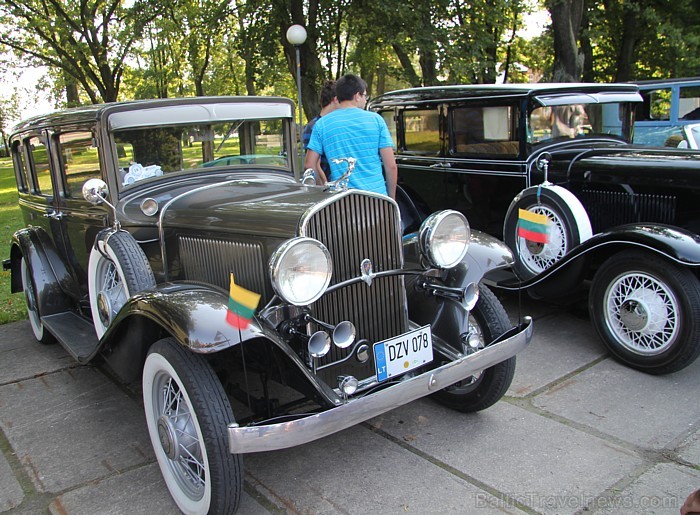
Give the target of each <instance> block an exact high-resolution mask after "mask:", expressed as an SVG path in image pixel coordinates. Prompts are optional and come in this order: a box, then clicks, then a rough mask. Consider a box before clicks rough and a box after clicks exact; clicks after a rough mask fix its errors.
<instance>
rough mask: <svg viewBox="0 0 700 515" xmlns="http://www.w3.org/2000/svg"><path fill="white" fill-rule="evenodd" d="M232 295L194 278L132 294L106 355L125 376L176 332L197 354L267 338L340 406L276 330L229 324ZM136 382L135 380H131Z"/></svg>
mask: <svg viewBox="0 0 700 515" xmlns="http://www.w3.org/2000/svg"><path fill="white" fill-rule="evenodd" d="M227 312H228V294H227V293H226V292H224V291H222V290H218V289H215V288H212V287H210V286H207V285H203V284H200V283H193V282H170V283H161V284H158V285H157V286H155V287H154V288H152V289H150V290H146V291H143V292H140V293H138V294H136V295H134V296H132V297H131V298H130V299H129V300H128V301H127V303H126V304H125V305H124V306H123V307H122V309H121V310H120V311H119V314H118V315H117V316H116V318H115V319H114V322H113V323H112V324H111V325H110V327H109V329H108V330H107V332H106V333H105V334H104V336H103V337H102V340H101V345H102V350H103V351H104V352H103V354H104V356H105V359H106V360H107V361H109V362H110V366H111V367H112V369H113V370H114V371H115V372H116V373H117V374H118V375H120V376H121V377H122V378H123V379H125V380H129V378H130V377H133V378H136V377H138V374H139V373H140V366H136V365H135V362H136V361H137V362H138V363H139V365H141V364H143V361H144V360H145V357H146V353H147V351H148V348H149V347H150V345H151V344H152V343H153V342H155V341H156V340H158V339H160V338H163V337H165V336H167V335H170V336H173V337H174V338H175V339H176V340H177V341H178V342H179V343H180V344H181V345H183V346H184V347H186V348H187V349H189V350H190V351H192V352H196V353H199V354H211V353H216V352H220V351H223V350H225V349H228V348H231V347H234V346H236V345H240V344H241V343H244V342H251V341H253V340H258V339H265V340H267V341H269V342H270V343H271V344H272V345H273V346H274V347H277V348H278V349H279V350H280V351H281V352H282V353H283V354H284V355H285V357H286V358H287V359H288V360H289V361H290V362H291V363H293V364H294V365H295V367H296V370H297V371H298V375H301V376H303V377H304V378H305V379H306V381H307V382H308V383H311V384H312V386H313V387H314V388H315V389H316V391H317V392H318V393H319V394H321V395H322V396H323V397H324V398H325V400H326V402H329V403H331V404H335V401H336V400H337V396H336V395H335V394H334V393H333V392H332V390H330V389H329V387H328V386H327V385H325V383H323V382H322V381H320V380H319V379H318V378H316V377H315V376H314V375H313V374H312V373H311V372H310V370H309V369H308V367H306V366H305V364H304V363H303V362H302V361H301V359H300V358H299V356H298V355H297V354H296V353H295V352H294V351H293V350H292V349H291V348H290V346H289V345H288V344H287V342H286V341H285V340H284V339H283V338H281V336H280V335H279V333H278V332H277V331H276V330H274V328H271V327H269V326H268V325H266V324H264V323H262V322H261V321H260V320H259V319H258V318H257V317H253V319H251V320H250V322H249V324H248V327H246V328H245V329H238V328H236V327H233V326H232V325H229V324H228V323H227V322H226V315H227ZM131 380H133V379H131Z"/></svg>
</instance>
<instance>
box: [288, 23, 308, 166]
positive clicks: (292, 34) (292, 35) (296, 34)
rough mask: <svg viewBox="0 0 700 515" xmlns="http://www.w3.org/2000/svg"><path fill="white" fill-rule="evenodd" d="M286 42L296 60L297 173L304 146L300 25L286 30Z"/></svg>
mask: <svg viewBox="0 0 700 515" xmlns="http://www.w3.org/2000/svg"><path fill="white" fill-rule="evenodd" d="M287 41H289V43H290V44H291V45H294V49H295V50H296V60H297V63H296V64H297V95H298V98H299V157H300V158H301V167H300V168H299V173H301V172H303V170H304V145H303V142H302V141H301V136H302V134H301V133H302V131H303V126H304V122H303V119H302V106H301V57H300V56H299V46H300V45H303V44H304V41H306V29H305V28H304V27H302V26H301V25H292V26H291V27H289V28H288V29H287Z"/></svg>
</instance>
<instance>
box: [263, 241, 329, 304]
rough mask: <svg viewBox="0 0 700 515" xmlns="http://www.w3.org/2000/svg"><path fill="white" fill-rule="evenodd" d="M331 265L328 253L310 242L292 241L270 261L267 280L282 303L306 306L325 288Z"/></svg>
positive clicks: (324, 248)
mask: <svg viewBox="0 0 700 515" xmlns="http://www.w3.org/2000/svg"><path fill="white" fill-rule="evenodd" d="M332 270H333V263H332V261H331V254H330V252H328V249H327V248H326V247H325V246H324V245H323V243H321V242H320V241H318V240H314V239H313V238H303V237H298V238H292V239H291V240H288V241H286V242H284V243H283V244H282V245H280V246H279V248H278V249H277V250H276V251H275V253H274V254H273V255H272V257H271V258H270V276H271V278H272V287H273V288H274V290H275V293H276V294H277V295H279V296H280V297H282V299H284V301H285V302H288V303H289V304H293V305H295V306H305V305H307V304H311V303H312V302H314V301H315V300H317V299H318V298H319V297H320V296H321V295H323V293H324V292H325V291H326V288H328V283H329V282H330V281H331V271H332Z"/></svg>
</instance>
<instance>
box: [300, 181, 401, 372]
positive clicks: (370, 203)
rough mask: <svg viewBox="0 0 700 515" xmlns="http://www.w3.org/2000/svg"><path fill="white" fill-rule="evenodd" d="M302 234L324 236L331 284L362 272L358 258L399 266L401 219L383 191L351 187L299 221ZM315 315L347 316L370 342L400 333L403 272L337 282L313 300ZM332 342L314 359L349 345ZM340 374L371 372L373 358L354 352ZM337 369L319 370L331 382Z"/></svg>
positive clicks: (334, 357) (334, 355)
mask: <svg viewBox="0 0 700 515" xmlns="http://www.w3.org/2000/svg"><path fill="white" fill-rule="evenodd" d="M302 233H303V235H304V236H309V237H311V238H316V239H317V240H319V241H321V242H323V244H324V245H326V247H328V250H329V251H330V253H331V256H332V258H333V278H332V283H331V285H334V284H338V283H340V282H343V281H345V280H348V279H351V278H356V277H359V276H360V275H361V272H360V263H361V262H362V260H364V259H370V260H371V261H372V266H373V271H374V272H381V271H386V270H396V269H401V268H402V266H403V252H402V246H401V223H400V219H399V214H398V210H397V209H396V206H395V204H393V203H392V202H391V201H390V200H388V199H386V198H382V197H375V196H370V195H367V194H363V193H358V192H350V193H348V194H345V195H343V196H342V197H340V198H338V199H337V200H335V201H334V202H332V203H330V204H328V205H326V206H324V207H322V208H321V209H320V210H318V211H316V212H314V213H313V214H312V215H311V216H310V217H309V218H308V219H307V220H305V221H304V223H303V228H302ZM311 309H312V311H313V312H314V315H315V316H316V318H318V319H320V320H322V321H325V322H328V323H330V324H333V325H335V324H337V323H339V322H341V321H343V320H349V321H351V322H352V323H354V324H355V327H356V329H357V340H361V339H365V340H368V344H369V345H370V348H371V344H373V343H375V342H378V341H382V340H385V339H387V338H391V337H393V336H397V335H400V334H403V333H404V332H406V331H407V330H408V314H407V311H406V290H405V287H404V283H403V277H402V276H390V277H383V278H377V279H374V281H373V282H372V285H371V286H367V284H365V283H364V282H360V283H356V284H353V285H351V286H347V287H344V288H340V289H339V290H336V291H335V292H332V293H329V294H326V295H324V296H323V297H322V298H321V299H320V300H318V301H317V302H316V303H315V304H314V305H313V306H311ZM352 349H353V347H352V346H351V347H350V348H349V349H339V348H337V347H335V346H333V347H332V349H331V352H330V353H329V354H327V355H326V356H325V357H324V358H322V359H321V360H319V366H320V367H323V366H324V365H329V364H331V363H335V362H338V361H340V360H342V359H344V358H346V357H347V355H348V354H349V353H350V352H351V351H352ZM342 371H343V373H344V374H352V375H354V376H355V377H357V378H358V379H364V378H366V377H369V376H371V375H373V374H374V359H373V358H372V359H370V360H369V361H368V362H366V363H364V364H360V363H359V362H357V360H355V359H354V358H351V359H350V360H348V361H347V362H345V363H343V364H342ZM338 372H339V369H338V368H337V367H335V366H329V367H327V368H324V369H322V370H321V371H320V372H319V374H320V375H321V377H322V378H323V379H324V380H325V381H326V382H328V383H329V384H331V385H335V384H336V380H335V378H336V375H337V373H338Z"/></svg>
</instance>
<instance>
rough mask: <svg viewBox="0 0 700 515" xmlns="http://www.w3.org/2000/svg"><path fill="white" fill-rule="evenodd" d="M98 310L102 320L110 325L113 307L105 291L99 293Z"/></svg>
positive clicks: (104, 323)
mask: <svg viewBox="0 0 700 515" xmlns="http://www.w3.org/2000/svg"><path fill="white" fill-rule="evenodd" d="M97 312H98V314H99V315H100V322H102V324H103V325H109V323H110V321H111V320H110V319H111V313H112V307H111V305H110V302H109V297H108V296H107V295H105V292H103V291H101V292H100V293H98V294H97Z"/></svg>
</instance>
